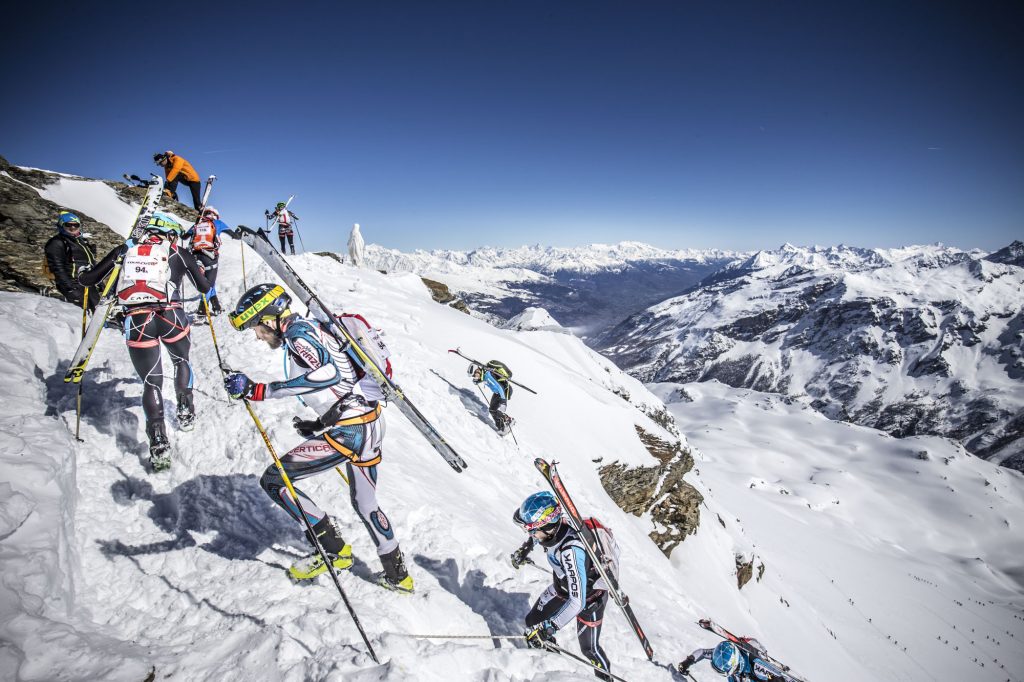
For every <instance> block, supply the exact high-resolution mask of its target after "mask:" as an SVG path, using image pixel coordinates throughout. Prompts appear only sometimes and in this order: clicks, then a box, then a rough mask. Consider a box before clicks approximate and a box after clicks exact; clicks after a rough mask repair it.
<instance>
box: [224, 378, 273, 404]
mask: <svg viewBox="0 0 1024 682" xmlns="http://www.w3.org/2000/svg"><path fill="white" fill-rule="evenodd" d="M224 388H225V389H227V392H228V395H229V396H231V397H232V398H235V399H236V400H238V399H245V400H263V394H264V392H265V391H266V390H267V385H266V384H257V383H255V382H254V381H252V380H251V379H250V378H249V377H247V376H245V375H244V374H242V373H241V372H232V373H231V374H229V375H227V376H226V377H224Z"/></svg>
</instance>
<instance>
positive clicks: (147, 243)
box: [78, 212, 210, 471]
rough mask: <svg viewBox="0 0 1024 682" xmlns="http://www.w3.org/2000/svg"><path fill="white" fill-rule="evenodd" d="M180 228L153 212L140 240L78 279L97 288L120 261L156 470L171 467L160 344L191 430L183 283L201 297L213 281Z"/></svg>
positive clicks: (121, 297) (127, 325)
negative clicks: (185, 244)
mask: <svg viewBox="0 0 1024 682" xmlns="http://www.w3.org/2000/svg"><path fill="white" fill-rule="evenodd" d="M181 233H182V228H181V224H180V223H178V221H177V220H175V219H174V218H172V217H171V216H169V215H167V214H165V213H160V212H157V213H154V214H153V216H152V217H151V218H150V219H149V223H148V225H147V226H146V232H145V235H144V236H143V237H142V238H141V239H140V240H139V241H138V242H134V241H129V242H126V243H124V244H121V245H119V246H117V247H115V248H114V249H112V250H111V251H110V253H108V254H107V255H106V256H104V257H103V260H101V261H100V262H99V263H97V264H96V266H95V267H93V268H92V269H91V270H87V271H85V272H83V273H82V274H81V275H79V277H78V281H79V282H80V283H81V284H83V285H85V286H94V285H96V284H98V283H99V282H100V281H102V280H103V279H104V278H105V277H106V276H107V274H108V273H109V272H111V270H113V268H114V265H115V264H116V263H117V261H118V259H121V270H120V274H119V275H118V279H117V283H116V285H115V290H116V292H117V299H118V302H119V303H120V304H121V305H122V306H123V308H124V335H125V341H126V343H127V344H128V355H129V357H131V360H132V364H133V365H134V366H135V371H136V372H138V373H139V376H140V377H142V381H143V392H142V407H143V410H144V411H145V414H146V435H147V436H148V437H149V455H150V465H151V466H152V467H153V470H154V471H160V470H163V469H166V468H168V467H169V466H170V463H171V460H170V455H169V453H168V450H169V448H170V444H169V442H168V440H167V432H166V430H165V428H164V406H163V395H162V390H163V383H164V375H163V369H162V366H161V365H162V363H161V353H160V347H161V345H162V346H164V347H166V348H167V352H168V353H170V356H171V363H172V364H173V365H174V389H175V395H176V397H177V402H178V409H177V416H178V427H179V428H180V429H181V430H182V431H190V430H191V429H192V427H193V425H194V422H195V407H194V405H193V401H192V384H193V373H192V365H191V363H190V362H189V357H188V356H189V350H190V348H191V345H192V341H191V337H190V335H189V332H190V329H191V327H190V326H189V318H188V315H186V314H185V311H184V310H183V309H182V280H183V278H184V276H185V274H186V273H187V274H188V275H189V277H190V278H191V279H192V283H193V284H194V285H195V287H196V289H198V290H199V291H200V292H202V293H206V291H208V290H209V289H210V283H209V282H208V281H207V280H206V277H204V276H203V271H202V269H201V268H200V267H199V264H198V263H196V259H195V258H193V257H192V254H191V253H189V251H188V250H187V249H184V248H181V247H180V245H179V240H180V237H181Z"/></svg>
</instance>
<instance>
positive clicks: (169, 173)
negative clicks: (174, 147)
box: [153, 150, 202, 211]
mask: <svg viewBox="0 0 1024 682" xmlns="http://www.w3.org/2000/svg"><path fill="white" fill-rule="evenodd" d="M153 163H155V164H156V165H158V166H160V167H161V168H163V169H164V175H165V176H166V177H167V184H166V185H165V186H164V193H165V194H166V195H167V196H168V197H169V198H171V199H174V200H175V201H177V199H178V183H179V182H181V183H184V184H185V186H186V187H188V189H189V192H191V193H192V208H194V209H196V210H197V211H198V210H199V207H200V206H202V200H201V199H200V198H199V190H200V188H201V187H202V182H200V180H199V173H197V172H196V169H195V168H193V167H192V164H191V163H189V162H188V161H187V160H186V159H185V157H182V156H178V155H177V154H175V153H174V152H172V151H171V150H167V151H166V152H157V153H156V154H154V155H153Z"/></svg>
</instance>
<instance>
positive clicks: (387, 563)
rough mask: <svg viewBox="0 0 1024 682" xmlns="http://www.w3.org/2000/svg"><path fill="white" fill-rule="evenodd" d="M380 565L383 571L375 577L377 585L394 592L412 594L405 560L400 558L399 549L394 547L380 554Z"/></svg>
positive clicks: (411, 584)
mask: <svg viewBox="0 0 1024 682" xmlns="http://www.w3.org/2000/svg"><path fill="white" fill-rule="evenodd" d="M380 563H381V565H382V566H383V567H384V570H383V571H381V572H380V573H378V574H377V576H376V578H377V584H378V585H380V586H381V587H383V588H385V589H388V590H392V591H394V592H401V593H403V594H412V592H413V582H412V576H411V575H409V572H408V571H407V570H405V559H404V558H403V557H402V550H401V549H399V548H398V547H395V548H394V549H393V550H391V551H390V552H388V553H387V554H381V555H380Z"/></svg>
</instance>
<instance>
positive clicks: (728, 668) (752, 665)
mask: <svg viewBox="0 0 1024 682" xmlns="http://www.w3.org/2000/svg"><path fill="white" fill-rule="evenodd" d="M742 640H743V642H744V643H746V644H747V645H749V647H750V648H751V649H752V650H754V651H757V652H764V651H765V649H764V647H763V646H761V643H760V642H758V641H757V640H756V639H753V638H751V637H743V638H742ZM761 655H762V656H764V655H766V654H765V653H762V654H761ZM704 659H711V669H712V670H714V671H715V672H716V673H718V674H719V675H723V676H725V677H728V678H729V682H793V678H792V677H789V676H788V675H787V674H786V673H784V672H782V671H781V670H779V669H778V668H776V667H775V666H774V665H772V664H771V663H769V662H768V661H765V660H763V659H762V658H761V657H760V656H756V655H753V654H752V653H750V652H749V651H744V650H743V649H742V648H740V647H739V646H737V645H736V644H734V643H733V642H730V641H728V640H726V641H722V642H719V643H718V644H717V645H716V646H715V648H714V649H697V650H696V651H694V652H693V653H692V654H690V655H689V656H687V657H686V658H685V659H683V660H682V662H680V663H679V666H678V668H679V672H681V673H683V674H684V675H685V674H687V673H689V672H690V667H691V666H693V664H694V663H698V662H699V661H703V660H704Z"/></svg>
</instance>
